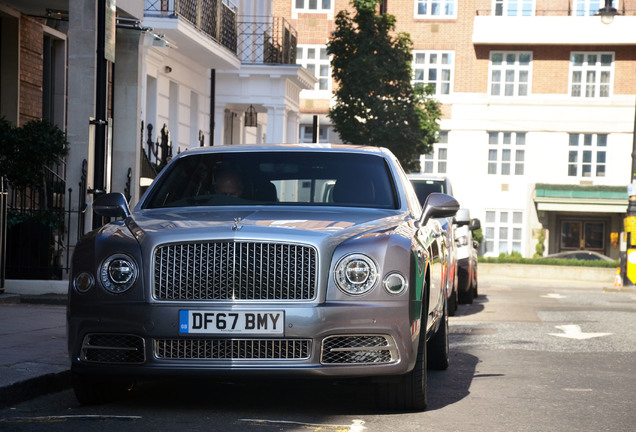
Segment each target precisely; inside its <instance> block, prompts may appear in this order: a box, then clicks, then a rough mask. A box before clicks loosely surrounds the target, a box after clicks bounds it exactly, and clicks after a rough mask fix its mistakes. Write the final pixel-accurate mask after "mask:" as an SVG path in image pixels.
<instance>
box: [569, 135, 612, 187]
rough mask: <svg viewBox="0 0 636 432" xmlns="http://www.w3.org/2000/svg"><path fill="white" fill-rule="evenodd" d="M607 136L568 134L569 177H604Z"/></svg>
mask: <svg viewBox="0 0 636 432" xmlns="http://www.w3.org/2000/svg"><path fill="white" fill-rule="evenodd" d="M606 168H607V134H570V145H569V152H568V176H569V177H605V171H606Z"/></svg>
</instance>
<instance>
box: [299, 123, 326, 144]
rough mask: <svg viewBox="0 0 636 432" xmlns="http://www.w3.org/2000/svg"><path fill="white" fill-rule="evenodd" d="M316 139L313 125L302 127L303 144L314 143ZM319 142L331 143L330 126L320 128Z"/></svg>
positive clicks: (300, 138)
mask: <svg viewBox="0 0 636 432" xmlns="http://www.w3.org/2000/svg"><path fill="white" fill-rule="evenodd" d="M313 138H314V126H313V125H311V124H301V125H300V137H299V140H300V142H301V143H313V142H314V141H313ZM318 142H320V143H328V142H329V126H318Z"/></svg>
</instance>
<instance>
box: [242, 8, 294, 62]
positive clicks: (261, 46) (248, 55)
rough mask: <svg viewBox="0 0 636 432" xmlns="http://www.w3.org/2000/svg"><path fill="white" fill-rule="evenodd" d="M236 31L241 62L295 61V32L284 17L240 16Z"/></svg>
mask: <svg viewBox="0 0 636 432" xmlns="http://www.w3.org/2000/svg"><path fill="white" fill-rule="evenodd" d="M238 32H239V43H238V55H239V58H240V59H241V62H242V63H243V64H263V63H267V64H296V46H297V44H298V32H297V31H296V29H295V28H294V27H292V25H291V23H290V22H289V21H287V20H286V19H285V18H283V17H249V16H242V17H241V21H240V22H239V23H238Z"/></svg>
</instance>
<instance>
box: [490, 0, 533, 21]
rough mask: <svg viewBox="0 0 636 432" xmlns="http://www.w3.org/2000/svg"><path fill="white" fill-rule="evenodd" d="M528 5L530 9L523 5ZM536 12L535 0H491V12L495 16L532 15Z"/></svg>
mask: <svg viewBox="0 0 636 432" xmlns="http://www.w3.org/2000/svg"><path fill="white" fill-rule="evenodd" d="M528 5H529V6H530V11H529V12H528V13H524V12H525V11H527V10H528V9H524V6H528ZM535 12H536V2H535V0H493V7H492V14H493V15H495V16H507V17H510V16H534V14H535Z"/></svg>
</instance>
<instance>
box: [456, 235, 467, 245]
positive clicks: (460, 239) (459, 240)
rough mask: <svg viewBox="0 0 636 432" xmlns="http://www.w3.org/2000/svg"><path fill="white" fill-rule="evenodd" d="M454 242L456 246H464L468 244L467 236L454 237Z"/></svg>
mask: <svg viewBox="0 0 636 432" xmlns="http://www.w3.org/2000/svg"><path fill="white" fill-rule="evenodd" d="M455 243H456V244H457V246H466V245H467V244H468V237H467V236H461V237H457V238H456V239H455Z"/></svg>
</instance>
